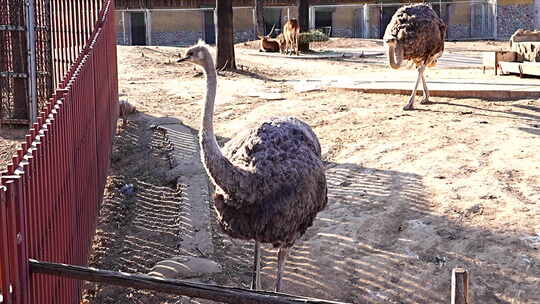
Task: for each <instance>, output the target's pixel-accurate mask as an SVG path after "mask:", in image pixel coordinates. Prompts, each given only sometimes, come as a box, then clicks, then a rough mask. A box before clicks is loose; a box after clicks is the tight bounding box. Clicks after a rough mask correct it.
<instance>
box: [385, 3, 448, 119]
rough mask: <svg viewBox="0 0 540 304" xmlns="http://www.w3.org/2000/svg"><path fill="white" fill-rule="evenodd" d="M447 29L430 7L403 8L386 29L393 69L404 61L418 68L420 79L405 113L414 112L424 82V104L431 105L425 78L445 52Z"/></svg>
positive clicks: (397, 12)
mask: <svg viewBox="0 0 540 304" xmlns="http://www.w3.org/2000/svg"><path fill="white" fill-rule="evenodd" d="M445 35H446V25H445V24H444V22H443V20H442V19H441V18H439V16H438V15H437V13H435V11H434V10H433V9H432V8H431V6H429V5H427V4H413V5H408V6H403V7H401V8H399V9H398V10H397V11H396V13H395V14H394V16H392V20H390V23H389V24H388V26H387V27H386V31H385V33H384V37H383V40H384V43H385V44H386V46H387V47H388V60H389V64H390V67H391V68H393V69H399V68H400V67H401V65H402V62H403V60H408V61H410V62H411V63H413V64H414V65H415V66H416V69H417V70H418V78H417V79H416V84H415V86H414V90H413V92H412V95H411V98H410V99H409V102H408V103H407V105H406V106H405V107H404V108H403V110H412V109H413V103H414V98H415V96H416V89H417V88H418V83H419V82H420V79H421V80H422V84H423V87H424V91H423V92H424V99H423V100H422V101H421V102H420V103H422V104H425V103H429V91H428V88H427V85H426V79H425V78H424V70H425V69H426V66H430V67H431V66H434V65H435V64H436V63H437V59H438V58H439V57H441V56H442V53H443V51H444V38H445Z"/></svg>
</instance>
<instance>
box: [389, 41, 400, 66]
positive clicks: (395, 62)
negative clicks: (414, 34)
mask: <svg viewBox="0 0 540 304" xmlns="http://www.w3.org/2000/svg"><path fill="white" fill-rule="evenodd" d="M396 48H397V52H396ZM396 53H397V54H396ZM396 55H397V56H396ZM388 60H389V63H390V67H391V68H392V69H399V68H400V67H401V63H402V62H403V48H402V47H400V46H399V45H398V44H396V45H395V46H394V45H389V46H388Z"/></svg>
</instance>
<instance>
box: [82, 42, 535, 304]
mask: <svg viewBox="0 0 540 304" xmlns="http://www.w3.org/2000/svg"><path fill="white" fill-rule="evenodd" d="M331 43H334V44H335V45H332V47H335V48H339V47H342V48H358V49H359V50H360V49H366V50H367V49H374V48H378V47H380V45H379V44H380V43H379V42H377V41H362V40H350V41H349V42H347V41H346V40H342V39H340V40H335V41H332V42H331ZM364 44H365V45H364ZM451 44H452V48H455V50H456V52H463V53H467V52H470V51H475V50H478V49H481V48H485V49H491V48H497V47H502V44H501V45H498V43H495V42H486V43H482V42H467V43H451ZM183 51H184V49H176V48H166V47H159V48H156V47H119V48H118V55H119V78H120V91H121V94H122V97H121V98H123V99H127V100H129V102H131V103H133V104H134V105H136V106H137V108H138V110H139V111H140V113H139V114H137V115H132V117H131V118H130V122H129V124H128V126H127V127H126V128H120V129H119V134H118V136H117V138H116V139H115V146H114V155H113V167H112V169H111V174H110V178H109V182H108V186H107V191H106V199H105V201H104V203H103V206H102V208H101V212H100V219H99V222H98V233H97V235H96V238H95V240H94V254H93V256H92V260H91V265H92V266H96V267H99V268H105V269H111V270H121V271H126V272H142V273H146V272H148V271H149V270H150V269H151V268H152V267H153V266H154V264H155V263H156V262H158V261H160V260H162V259H166V258H169V257H172V256H176V255H179V254H192V255H196V256H201V255H203V256H204V255H205V253H204V252H203V253H201V252H198V253H197V252H184V250H183V248H182V247H179V246H178V244H179V239H181V238H182V237H183V236H184V235H185V234H189V233H190V228H189V225H187V226H186V223H189V218H188V219H186V218H184V217H183V214H182V212H183V210H185V208H186V205H185V204H186V203H187V202H189V200H186V198H185V197H184V192H183V190H182V188H179V187H178V186H177V185H175V184H174V183H173V184H171V183H167V182H166V181H165V180H164V178H163V172H165V171H167V170H168V169H169V167H168V164H167V157H168V156H167V155H168V153H169V152H170V147H169V146H168V145H167V144H166V143H165V141H164V139H163V134H161V133H160V132H159V131H157V130H153V129H151V128H149V125H150V124H151V120H152V119H155V118H160V117H174V118H177V119H178V120H180V121H182V123H183V124H185V125H186V126H188V127H190V128H192V131H193V134H196V132H197V130H198V128H199V124H200V117H199V116H200V107H201V103H200V99H201V97H202V95H203V90H204V78H203V77H202V76H201V74H200V73H199V71H198V70H196V69H194V68H193V67H192V66H190V65H187V64H181V65H180V64H176V63H173V62H174V58H175V57H174V56H175V55H177V54H178V53H179V52H183ZM249 51H251V50H250V47H249V45H248V46H243V45H240V46H239V47H238V48H237V63H238V65H239V67H240V68H241V69H243V70H241V71H239V72H238V73H230V72H222V73H220V77H219V79H218V81H219V87H218V97H217V104H216V113H215V124H216V133H217V135H218V136H219V142H220V143H223V142H225V141H227V140H228V139H229V138H231V137H232V136H234V135H235V134H236V133H237V132H238V131H239V130H242V129H244V128H246V127H249V126H253V125H256V124H258V123H260V122H261V121H262V120H264V119H265V118H267V117H270V116H275V115H290V116H296V117H298V118H301V119H303V120H304V121H306V122H307V123H308V124H310V125H311V126H312V128H313V129H314V131H315V132H316V134H317V135H318V137H319V139H320V141H321V145H322V148H323V158H324V160H325V163H326V167H327V179H328V186H329V204H328V207H327V208H326V209H325V210H324V211H322V212H321V213H320V214H319V216H318V218H317V220H316V221H315V223H314V225H313V227H311V228H310V229H309V230H308V232H307V233H306V235H304V237H303V238H302V239H301V240H299V241H298V242H297V244H296V245H295V247H294V248H293V250H292V252H291V256H290V258H289V260H288V262H287V264H286V273H285V277H284V280H285V281H284V287H283V291H284V292H286V293H292V294H299V295H304V296H312V297H319V298H324V299H331V300H338V301H345V302H350V303H426V304H427V303H448V302H449V301H450V299H449V295H450V273H451V270H452V268H454V267H457V266H461V267H465V268H467V269H468V270H469V271H470V273H471V282H470V284H471V285H470V292H471V298H472V299H471V300H472V303H511V304H514V303H516V304H517V303H531V304H532V303H540V290H539V289H538V286H539V284H540V252H539V248H540V235H539V234H540V206H539V203H538V202H539V201H540V170H539V169H540V168H539V167H540V154H539V153H538V151H540V140H539V139H540V138H539V136H540V105H539V102H540V101H539V100H532V99H525V100H513V101H487V100H480V99H452V98H432V101H433V102H434V103H433V104H431V105H417V110H415V111H408V112H404V111H402V110H401V108H402V107H403V105H404V104H405V103H406V99H407V97H406V96H399V95H370V94H362V93H358V92H341V91H340V92H336V91H324V90H323V91H315V92H296V91H295V90H293V86H292V85H291V81H294V80H302V79H309V78H316V77H320V75H325V76H327V77H333V76H335V77H341V76H347V75H349V76H350V77H351V78H358V79H362V78H365V79H369V77H372V75H373V73H386V74H388V77H411V75H412V76H414V72H413V71H404V72H399V73H395V72H394V71H391V70H389V69H388V68H386V67H384V66H383V65H382V64H378V63H372V62H368V61H366V62H344V61H338V60H332V61H330V60H311V61H307V60H298V59H283V58H281V59H280V58H266V57H260V56H251V55H248V54H247V53H246V52H249ZM438 75H444V76H451V77H460V76H462V75H468V76H470V75H476V76H477V77H479V78H485V79H491V78H490V77H493V76H490V75H487V74H483V73H482V70H481V69H479V68H469V69H452V68H448V67H444V68H435V69H432V70H429V71H428V82H429V79H434V78H436V77H437V76H438ZM253 92H257V93H260V94H262V96H263V97H265V98H261V97H253V96H252V95H256V94H253ZM250 96H251V97H250ZM268 96H270V97H271V98H270V97H268ZM276 96H278V97H279V98H277V99H276ZM128 183H133V184H134V185H135V194H132V195H126V194H125V193H123V192H122V191H121V187H122V186H123V185H125V184H128ZM190 203H198V202H190ZM200 203H201V204H206V202H205V201H201V202H200ZM209 220H210V222H209V223H208V224H209V225H210V227H211V228H212V230H211V231H212V235H211V238H212V243H213V246H214V252H213V253H212V254H211V255H207V256H206V257H208V258H211V259H213V260H215V261H217V262H219V263H220V264H221V265H222V266H223V272H221V273H219V274H214V275H211V276H203V277H200V278H198V279H196V280H198V281H202V282H213V283H218V284H224V285H230V286H243V287H247V286H248V285H249V282H250V272H249V271H250V266H251V263H252V253H251V246H252V244H251V243H249V242H239V241H236V240H231V239H230V238H228V237H226V236H224V235H223V234H221V233H220V231H219V229H218V228H217V227H216V225H215V219H212V218H210V219H209ZM275 262H276V258H275V251H273V250H272V249H271V248H268V247H265V250H264V257H263V287H264V288H265V289H267V290H270V289H271V288H272V285H273V280H274V276H275V271H276V269H275V268H276V267H275V266H276V263H275ZM83 303H196V301H193V300H190V299H187V298H183V297H173V296H168V295H163V294H156V293H153V292H147V291H137V290H133V289H125V288H115V287H110V286H103V285H99V284H88V285H87V290H86V292H85V299H84V300H83Z"/></svg>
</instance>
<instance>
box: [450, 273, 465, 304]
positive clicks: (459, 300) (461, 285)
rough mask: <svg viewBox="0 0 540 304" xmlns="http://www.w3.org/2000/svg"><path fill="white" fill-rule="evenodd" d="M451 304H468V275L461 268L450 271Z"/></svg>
mask: <svg viewBox="0 0 540 304" xmlns="http://www.w3.org/2000/svg"><path fill="white" fill-rule="evenodd" d="M451 297H452V298H451V302H450V303H451V304H469V273H468V272H467V270H465V269H463V268H454V269H452V295H451Z"/></svg>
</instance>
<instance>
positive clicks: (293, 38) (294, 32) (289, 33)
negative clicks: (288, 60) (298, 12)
mask: <svg viewBox="0 0 540 304" xmlns="http://www.w3.org/2000/svg"><path fill="white" fill-rule="evenodd" d="M283 38H284V39H285V46H284V47H283V48H282V53H286V54H291V55H292V54H293V53H294V54H296V55H299V54H300V53H299V51H298V43H299V41H298V40H299V39H300V25H299V24H298V20H296V19H290V20H289V21H287V23H285V25H284V26H283Z"/></svg>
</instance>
